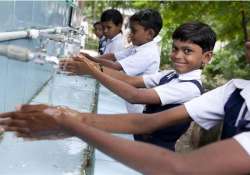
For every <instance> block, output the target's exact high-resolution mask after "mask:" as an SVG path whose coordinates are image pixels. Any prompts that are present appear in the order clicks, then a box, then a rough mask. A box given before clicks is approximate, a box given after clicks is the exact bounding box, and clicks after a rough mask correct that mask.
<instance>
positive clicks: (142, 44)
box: [135, 40, 153, 47]
mask: <svg viewBox="0 0 250 175" xmlns="http://www.w3.org/2000/svg"><path fill="white" fill-rule="evenodd" d="M151 41H153V40H149V41H146V42H145V43H142V44H140V45H135V46H138V47H139V46H142V45H144V44H147V43H149V42H151Z"/></svg>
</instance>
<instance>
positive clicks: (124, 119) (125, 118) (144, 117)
mask: <svg viewBox="0 0 250 175" xmlns="http://www.w3.org/2000/svg"><path fill="white" fill-rule="evenodd" d="M154 116H155V115H150V116H149V115H148V114H136V113H135V114H115V115H112V114H90V113H82V116H81V117H82V118H83V120H82V123H86V124H87V125H90V126H93V127H95V128H98V129H101V130H104V131H107V132H112V133H126V134H143V133H144V134H145V133H150V132H152V130H154V129H155V128H157V126H156V125H157V120H155V119H154V118H153V117H154Z"/></svg>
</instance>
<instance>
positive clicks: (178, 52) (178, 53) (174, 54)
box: [173, 51, 183, 58]
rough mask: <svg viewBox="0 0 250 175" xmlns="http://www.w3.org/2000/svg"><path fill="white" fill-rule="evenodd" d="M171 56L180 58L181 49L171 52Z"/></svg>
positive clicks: (181, 54) (181, 55)
mask: <svg viewBox="0 0 250 175" xmlns="http://www.w3.org/2000/svg"><path fill="white" fill-rule="evenodd" d="M173 57H174V58H182V57H183V53H182V52H181V51H176V52H174V53H173Z"/></svg>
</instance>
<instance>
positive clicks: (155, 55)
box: [61, 9, 162, 113]
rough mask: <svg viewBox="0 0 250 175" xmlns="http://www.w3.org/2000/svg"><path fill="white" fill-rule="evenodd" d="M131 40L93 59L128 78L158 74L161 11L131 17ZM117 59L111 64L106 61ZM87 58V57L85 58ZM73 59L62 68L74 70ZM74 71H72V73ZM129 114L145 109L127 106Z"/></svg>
mask: <svg viewBox="0 0 250 175" xmlns="http://www.w3.org/2000/svg"><path fill="white" fill-rule="evenodd" d="M130 27H131V40H132V43H133V45H134V47H132V48H128V49H126V50H123V51H121V52H115V53H110V54H104V55H101V56H99V57H98V58H93V57H92V58H91V57H90V56H87V57H88V58H90V59H91V60H93V61H95V62H97V63H100V64H101V65H105V66H107V67H110V68H113V69H116V70H123V71H124V72H125V73H126V74H127V75H130V76H139V75H145V74H152V73H156V72H157V71H158V70H159V66H160V53H159V51H158V46H157V44H156V43H155V42H154V41H153V38H154V37H155V36H157V35H158V33H159V32H160V30H161V27H162V18H161V16H160V14H159V12H158V11H155V10H151V9H146V10H141V11H139V12H137V13H135V14H134V15H133V16H131V17H130ZM107 57H108V58H115V59H116V61H115V62H114V61H111V60H108V59H105V58H107ZM81 58H84V57H81ZM72 64H78V62H74V63H72V60H70V61H68V60H64V61H61V65H62V67H63V66H65V68H68V67H71V66H72ZM69 71H70V70H69ZM126 106H127V110H128V112H136V113H141V112H142V111H143V108H144V106H143V105H139V104H130V103H126Z"/></svg>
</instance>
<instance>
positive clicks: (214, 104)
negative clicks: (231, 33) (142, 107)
mask: <svg viewBox="0 0 250 175" xmlns="http://www.w3.org/2000/svg"><path fill="white" fill-rule="evenodd" d="M246 49H247V54H246V56H247V59H248V61H249V62H250V57H248V56H250V42H247V43H246ZM249 94H250V81H249V80H241V79H235V80H232V81H230V82H229V83H227V84H226V85H224V86H221V87H219V88H216V89H215V90H212V91H210V92H208V93H206V94H204V95H202V96H201V97H198V98H196V99H194V100H191V101H190V102H187V103H185V104H184V105H181V106H178V107H176V108H173V109H170V110H167V111H164V112H161V113H156V114H149V115H150V117H149V118H147V120H144V119H145V118H142V117H141V116H140V114H135V115H133V116H130V118H133V123H130V125H133V124H138V123H144V124H145V125H147V126H150V129H151V130H155V129H158V128H162V127H165V126H167V125H171V124H172V123H175V122H178V121H181V120H190V119H193V120H195V121H196V122H198V124H200V125H201V126H202V127H204V128H210V127H212V126H213V125H216V124H217V123H218V122H220V121H223V122H224V126H223V132H222V137H224V138H225V140H223V141H220V142H217V143H214V144H210V145H208V146H205V147H202V148H200V149H198V150H196V151H192V152H190V153H186V154H177V153H173V152H170V151H167V150H164V149H161V148H159V147H155V146H152V145H147V144H144V143H139V142H132V141H128V140H125V139H122V138H118V137H116V136H113V135H111V134H108V133H105V132H103V131H100V130H98V129H95V128H92V127H90V126H88V125H86V124H85V120H83V118H82V117H78V116H80V115H84V114H79V113H77V112H75V111H72V110H69V109H63V108H61V109H58V108H56V107H47V106H45V105H34V106H32V105H28V106H22V107H21V109H20V111H17V112H12V113H6V114H1V117H3V118H7V119H5V121H4V120H2V122H1V123H2V125H6V126H5V128H6V129H7V130H10V131H17V132H18V133H19V134H20V135H22V136H24V137H31V136H32V135H33V134H34V132H37V131H47V134H48V131H50V132H51V133H53V132H55V131H57V132H61V131H63V132H68V133H70V134H72V135H75V136H78V137H80V138H82V139H83V140H84V141H86V142H88V143H90V144H92V145H94V146H95V147H97V148H98V149H100V150H101V151H103V152H105V153H106V154H108V155H110V156H112V157H113V158H115V159H117V160H119V161H121V162H123V163H124V164H126V165H128V166H130V167H132V168H134V169H136V170H138V171H140V172H141V173H143V174H157V175H158V174H172V175H177V174H194V175H195V174H219V175H230V174H232V175H235V174H249V173H250V166H249V163H250V126H249V123H250V111H249V109H250V98H249ZM236 108H237V109H236ZM116 117H118V116H116ZM125 117H128V116H125ZM8 118H9V119H8ZM39 119H41V120H40V122H39V123H35V121H39ZM120 120H121V118H120ZM120 120H116V123H113V124H115V125H117V124H119V122H120ZM125 120H126V118H124V120H123V121H122V122H123V123H124V121H125ZM143 120H144V121H143ZM33 121H34V122H33ZM43 122H44V123H45V124H47V125H41V123H43ZM34 124H36V126H35V125H34ZM48 124H50V125H48ZM41 126H44V127H43V128H41ZM47 126H50V127H47ZM142 126H144V125H142ZM39 127H40V128H39ZM138 129H142V128H138ZM145 129H147V130H148V129H149V128H148V127H146V128H145ZM33 136H34V135H33Z"/></svg>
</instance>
